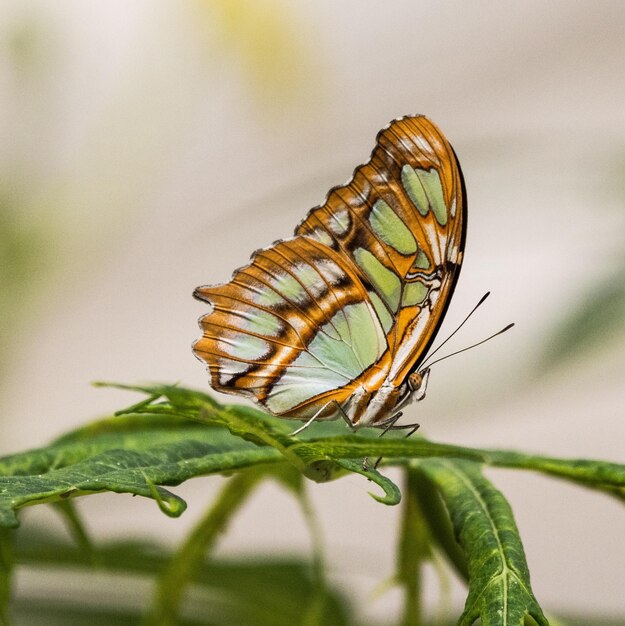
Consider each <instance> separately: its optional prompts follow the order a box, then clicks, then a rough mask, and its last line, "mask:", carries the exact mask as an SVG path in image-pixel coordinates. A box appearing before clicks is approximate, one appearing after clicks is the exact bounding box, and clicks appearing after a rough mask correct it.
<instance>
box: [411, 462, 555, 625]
mask: <svg viewBox="0 0 625 626" xmlns="http://www.w3.org/2000/svg"><path fill="white" fill-rule="evenodd" d="M418 466H419V467H420V468H421V469H422V470H423V471H424V472H425V473H426V474H427V475H428V476H429V477H430V478H431V480H433V481H434V483H435V484H436V486H437V488H438V490H439V491H440V493H441V495H442V497H443V500H444V501H445V504H446V506H447V508H448V510H449V514H450V516H451V520H452V523H453V526H454V530H455V533H456V537H457V540H458V542H459V543H460V545H461V546H462V547H463V549H464V552H465V554H466V557H467V564H468V569H469V595H468V597H467V601H466V604H465V610H464V613H463V614H462V616H461V618H460V620H459V622H458V624H459V625H460V626H469V625H470V624H473V623H474V622H475V621H476V620H477V619H478V618H480V619H481V624H482V626H523V624H524V620H525V617H526V616H528V615H529V616H531V617H532V618H533V619H534V620H535V621H536V622H537V623H538V624H540V625H541V626H548V622H547V620H546V618H545V616H544V615H543V613H542V610H541V608H540V606H539V605H538V603H537V601H536V599H535V598H534V594H533V592H532V589H531V586H530V580H529V570H528V567H527V562H526V560H525V553H524V551H523V545H522V543H521V539H520V537H519V532H518V529H517V527H516V524H515V522H514V517H513V515H512V511H511V509H510V506H509V505H508V503H507V501H506V500H505V498H504V497H503V495H502V494H501V492H499V491H498V490H497V489H496V488H495V487H494V486H493V485H492V483H490V482H489V481H488V480H487V479H486V478H484V476H483V475H482V473H481V468H480V465H479V464H477V463H472V462H470V461H460V460H451V459H432V460H428V461H422V462H419V463H418Z"/></svg>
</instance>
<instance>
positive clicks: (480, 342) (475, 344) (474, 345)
mask: <svg viewBox="0 0 625 626" xmlns="http://www.w3.org/2000/svg"><path fill="white" fill-rule="evenodd" d="M513 326H514V322H512V324H508V325H507V326H506V327H505V328H502V329H501V330H499V331H497V332H496V333H494V334H492V335H491V336H490V337H486V339H482V341H478V342H477V343H474V344H473V345H470V346H467V347H466V348H462V350H456V351H455V352H452V353H451V354H447V355H445V356H442V357H441V358H440V359H436V361H432V362H431V363H430V364H429V365H428V367H432V365H434V364H435V363H440V362H441V361H444V360H445V359H448V358H449V357H450V356H455V355H456V354H460V353H461V352H466V351H467V350H471V348H476V347H477V346H481V345H482V344H483V343H486V342H487V341H490V340H491V339H493V338H495V337H497V335H501V334H502V333H505V332H506V331H507V330H510V329H511V328H512V327H513Z"/></svg>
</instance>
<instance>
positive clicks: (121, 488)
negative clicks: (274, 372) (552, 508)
mask: <svg viewBox="0 0 625 626" xmlns="http://www.w3.org/2000/svg"><path fill="white" fill-rule="evenodd" d="M126 388H129V389H135V390H136V391H140V392H142V393H144V394H147V398H146V399H145V400H143V401H141V402H140V403H138V404H135V405H133V406H132V407H130V408H128V409H126V410H124V411H120V412H119V413H118V414H116V415H114V416H112V417H109V418H106V419H103V420H100V421H97V422H94V423H92V424H89V425H87V426H85V427H83V428H81V429H79V430H76V431H73V432H70V433H68V434H66V435H65V436H63V437H61V438H60V439H58V440H57V441H55V442H53V443H52V444H51V445H49V446H47V447H46V448H42V449H38V450H31V451H28V452H25V453H22V454H16V455H12V456H8V457H5V458H3V459H0V525H1V526H2V527H3V528H4V530H3V531H2V535H1V537H0V539H1V542H0V566H1V567H2V568H3V570H4V575H3V577H2V580H3V584H2V586H0V600H1V602H2V612H0V617H2V619H3V621H4V623H6V624H8V623H10V621H9V615H10V613H11V612H14V614H15V615H19V616H20V618H22V619H24V616H28V619H29V620H32V621H37V616H38V615H39V616H41V615H43V614H45V615H46V620H47V622H46V623H50V624H54V623H57V622H56V621H55V620H56V617H55V616H56V615H58V616H59V619H58V623H61V622H62V623H64V624H67V623H84V622H85V621H87V620H89V621H90V622H91V623H95V624H109V623H115V624H124V623H129V624H130V623H137V620H138V619H139V617H138V615H139V614H140V613H143V621H144V623H145V624H196V623H202V624H232V623H236V624H276V625H278V624H294V623H305V624H311V625H312V624H348V623H354V621H353V618H351V617H350V612H349V609H348V605H347V603H346V601H345V599H344V598H343V597H341V595H340V594H339V593H338V592H337V591H336V590H333V589H330V588H329V587H328V585H327V584H326V582H325V578H324V568H323V557H322V549H321V545H320V541H319V539H318V537H317V535H316V529H315V526H314V519H313V517H312V514H311V509H310V505H309V503H308V501H307V499H306V490H305V483H306V480H305V479H310V480H312V481H315V482H317V483H324V482H327V481H330V480H335V479H339V478H340V477H342V476H345V475H347V474H349V473H356V474H359V475H362V476H363V477H364V478H366V479H368V480H369V481H372V482H373V483H375V484H376V485H377V487H378V489H381V492H379V491H378V492H376V493H372V496H373V497H374V498H375V499H376V500H378V501H380V502H381V503H384V504H387V505H397V504H399V503H400V501H401V500H402V499H403V502H402V507H403V515H402V524H401V532H400V535H399V539H398V564H397V575H396V581H397V584H399V585H401V586H402V588H403V589H404V597H405V603H404V612H403V623H404V624H406V625H409V624H413V625H417V624H423V623H429V622H426V620H425V617H424V615H423V610H422V606H421V598H420V592H421V583H420V572H421V567H422V565H423V564H424V563H426V562H428V561H430V560H431V559H433V558H434V556H435V555H436V554H440V553H442V554H443V555H445V556H446V557H447V560H448V562H449V563H450V564H451V566H452V568H453V569H454V570H455V571H456V573H457V574H458V575H459V576H460V577H461V578H463V579H465V580H466V582H467V584H468V596H467V600H466V605H465V610H464V612H463V614H462V615H461V616H460V618H459V621H458V624H460V625H465V626H466V625H469V624H473V623H475V622H476V620H478V619H480V620H481V623H482V624H483V625H484V626H494V625H499V624H505V625H514V624H531V623H535V624H541V625H545V624H548V622H547V619H546V618H545V616H544V614H543V612H542V610H541V608H540V606H539V604H538V602H537V600H536V598H535V597H534V594H533V591H532V589H531V585H530V576H529V569H528V565H527V563H526V560H525V555H524V550H523V545H522V542H521V538H520V536H519V532H518V529H517V527H516V525H515V522H514V517H513V514H512V511H511V509H510V506H509V505H508V503H507V501H506V499H505V497H504V496H503V494H502V493H501V492H500V491H499V490H498V489H497V488H496V487H495V486H494V485H493V484H492V483H491V482H490V481H489V480H488V479H487V478H486V477H485V476H484V474H483V472H482V468H483V467H485V466H499V467H509V468H518V469H527V470H532V471H538V472H542V473H545V474H549V475H552V476H557V477H559V478H562V479H565V480H568V481H572V482H575V483H577V484H579V485H582V486H585V487H588V488H592V489H596V490H599V491H602V492H604V493H606V494H609V495H611V496H613V497H615V498H616V499H618V500H623V499H625V466H624V465H619V464H614V463H605V462H601V461H589V460H563V459H554V458H549V457H543V456H535V455H528V454H522V453H519V452H509V451H504V450H481V449H475V448H466V447H460V446H452V445H446V444H441V443H435V442H432V441H428V440H426V439H424V438H423V437H419V436H413V437H411V438H410V439H405V438H399V437H397V436H394V435H393V434H391V433H389V436H385V437H384V438H382V439H380V438H378V436H377V433H372V432H368V431H360V432H358V434H349V435H345V426H344V425H343V424H340V423H317V424H313V425H311V426H310V427H309V428H307V429H306V430H304V431H303V432H302V433H300V434H299V435H298V436H293V435H291V434H290V432H291V430H292V425H291V424H289V423H288V422H286V421H284V420H279V419H276V418H273V417H270V416H268V415H265V414H264V413H261V412H259V411H257V410H254V409H250V408H247V407H242V406H236V405H221V404H218V403H217V402H216V401H215V400H213V399H212V398H211V397H210V396H208V395H206V394H204V393H201V392H198V391H193V390H188V389H184V388H180V387H176V386H166V385H151V386H143V387H126ZM378 457H382V461H381V463H380V464H379V467H380V468H385V467H389V466H399V467H401V468H403V471H404V475H405V479H404V480H405V484H404V486H403V489H402V490H400V489H399V487H398V486H397V485H395V484H394V483H393V482H392V481H391V480H390V479H389V478H388V477H386V476H385V475H384V473H383V471H379V470H378V469H377V468H376V466H375V463H373V462H372V461H365V459H377V458H378ZM363 461H364V462H363ZM208 474H228V475H231V477H230V478H229V480H228V481H226V483H225V486H224V488H223V489H222V491H221V493H220V494H219V496H218V498H217V499H216V501H215V502H214V503H213V504H212V506H211V507H210V508H209V509H208V511H207V512H206V514H205V516H204V518H203V519H201V520H200V522H199V523H198V524H197V526H196V527H195V529H194V530H193V531H192V532H191V533H190V535H189V536H188V537H187V538H186V539H185V541H183V543H182V545H181V546H179V547H178V549H177V550H175V551H174V552H173V553H169V552H167V551H164V550H163V549H162V548H160V547H158V546H150V545H145V544H141V543H138V542H129V543H127V544H123V545H104V546H94V545H92V543H91V541H90V540H89V538H88V534H87V532H86V531H85V529H84V528H83V526H82V523H81V521H80V519H79V517H78V516H77V515H76V512H75V511H74V509H73V507H72V506H71V502H72V498H74V497H77V496H84V495H87V494H94V493H97V492H103V491H113V492H116V493H131V494H134V495H140V496H144V497H146V498H152V499H153V500H155V501H156V503H157V504H158V506H159V507H160V508H161V510H162V511H163V512H164V513H165V514H167V515H169V516H172V517H177V516H179V515H181V514H182V513H183V511H184V510H185V506H186V504H185V502H184V501H183V500H182V499H181V498H180V497H178V496H176V495H175V494H174V493H172V492H171V491H170V490H169V489H168V487H174V486H176V485H178V484H180V483H182V482H183V481H185V480H188V479H189V478H192V477H194V476H200V475H208ZM267 479H271V480H277V481H278V482H279V483H280V484H281V485H283V486H284V487H285V488H286V489H287V490H289V491H290V492H291V493H292V494H293V495H294V497H295V498H296V499H297V500H298V501H299V502H300V504H301V506H302V509H303V511H304V513H305V516H306V518H307V519H308V520H309V523H310V526H311V532H312V534H313V539H314V544H315V546H316V549H315V553H314V554H313V557H312V561H311V563H306V562H305V561H302V560H301V559H297V560H279V559H275V558H268V559H264V560H262V561H253V562H252V561H248V560H243V561H229V562H225V561H220V560H216V559H214V558H210V556H209V555H210V551H211V548H212V547H213V546H214V545H215V543H216V540H217V537H218V536H219V534H220V533H221V532H222V531H223V530H224V529H225V527H226V526H227V524H228V523H229V521H230V520H231V518H232V517H233V516H234V515H235V514H236V512H237V510H238V509H239V507H240V506H241V505H242V504H243V503H244V502H245V500H246V499H247V497H248V496H249V495H250V494H251V493H253V491H254V489H255V488H256V487H257V486H258V485H259V484H261V483H262V482H263V481H264V480H267ZM402 492H403V493H402ZM42 502H54V503H56V506H57V508H58V510H59V512H60V513H61V514H62V515H63V516H64V518H65V519H66V521H67V522H68V524H69V525H70V527H71V529H72V530H73V535H74V544H69V543H67V542H66V541H65V542H61V540H60V539H58V538H56V537H54V536H38V535H33V533H32V531H27V532H24V531H23V530H22V529H20V530H19V531H17V532H16V531H9V530H7V529H9V528H13V527H16V526H17V525H18V516H17V515H18V511H19V510H20V509H21V508H23V507H25V506H27V505H33V504H38V503H42ZM26 530H27V529H26ZM29 565H31V566H32V565H39V566H41V565H46V566H47V567H51V568H61V569H62V568H66V569H67V568H73V569H75V570H77V571H84V570H85V569H89V568H93V567H96V568H98V569H99V570H100V571H101V570H108V571H111V572H113V573H115V574H119V575H128V574H132V575H135V576H139V577H144V578H145V577H148V578H154V577H155V586H154V594H153V597H152V600H151V602H150V603H149V605H148V606H147V608H144V609H142V608H141V607H138V608H137V607H135V608H133V609H132V610H131V609H125V608H124V607H122V606H116V605H114V606H116V608H115V610H114V611H113V610H112V609H110V607H109V608H107V609H103V608H102V607H101V606H96V605H94V606H93V607H90V606H89V605H88V603H85V602H84V601H83V599H80V602H78V601H75V600H74V601H73V600H72V599H71V598H69V599H68V598H64V599H63V600H62V601H60V600H50V599H47V600H41V599H40V600H37V601H34V602H33V601H28V602H24V601H23V600H20V599H19V598H18V599H17V600H16V601H15V603H14V604H13V606H11V607H10V606H9V599H10V595H11V585H10V580H11V578H12V573H13V572H14V571H15V568H16V567H25V566H29ZM198 594H199V595H198ZM189 597H194V598H195V602H191V603H189V602H188V598H189ZM198 598H199V599H198ZM198 606H199V607H201V608H200V609H198ZM194 607H195V608H194ZM9 609H11V611H10V610H9ZM61 616H62V617H61Z"/></svg>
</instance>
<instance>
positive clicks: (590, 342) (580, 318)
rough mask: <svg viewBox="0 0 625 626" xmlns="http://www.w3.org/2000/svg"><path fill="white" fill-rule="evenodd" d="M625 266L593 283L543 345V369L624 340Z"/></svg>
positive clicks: (560, 364) (562, 363) (557, 365)
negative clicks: (619, 339) (624, 274)
mask: <svg viewBox="0 0 625 626" xmlns="http://www.w3.org/2000/svg"><path fill="white" fill-rule="evenodd" d="M624 272H625V266H623V267H621V268H620V269H619V270H618V271H617V272H614V273H613V274H611V275H610V276H607V277H606V278H605V279H604V280H603V281H598V282H596V283H593V284H592V286H591V288H590V289H589V290H588V292H587V293H585V294H584V295H583V296H582V297H581V298H580V299H579V300H578V302H577V304H576V305H574V306H573V307H572V309H570V310H569V311H568V312H567V313H566V315H565V316H564V317H563V318H562V319H561V320H560V322H559V323H558V326H557V328H555V329H554V331H553V332H552V335H551V337H549V338H547V340H546V341H545V345H544V354H543V364H542V367H541V368H540V370H541V371H542V370H544V369H549V368H553V367H560V366H563V365H566V364H568V363H570V362H571V360H573V359H580V358H583V357H584V356H587V355H588V354H589V353H590V352H591V351H593V350H599V349H600V348H605V347H607V346H611V345H613V343H614V341H615V339H616V338H619V337H620V338H621V340H624V339H625V333H624V332H623V329H624V328H625V324H624V320H625V281H623V279H622V276H623V273H624Z"/></svg>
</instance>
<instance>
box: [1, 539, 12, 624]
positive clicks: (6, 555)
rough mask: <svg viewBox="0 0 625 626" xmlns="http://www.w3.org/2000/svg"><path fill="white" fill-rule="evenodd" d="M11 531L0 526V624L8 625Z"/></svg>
mask: <svg viewBox="0 0 625 626" xmlns="http://www.w3.org/2000/svg"><path fill="white" fill-rule="evenodd" d="M12 539H13V537H12V534H11V531H9V530H7V529H6V528H0V624H2V626H9V625H10V624H11V620H10V618H9V602H10V600H11V578H12V576H11V575H12V573H13V562H14V557H13V542H12Z"/></svg>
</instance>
